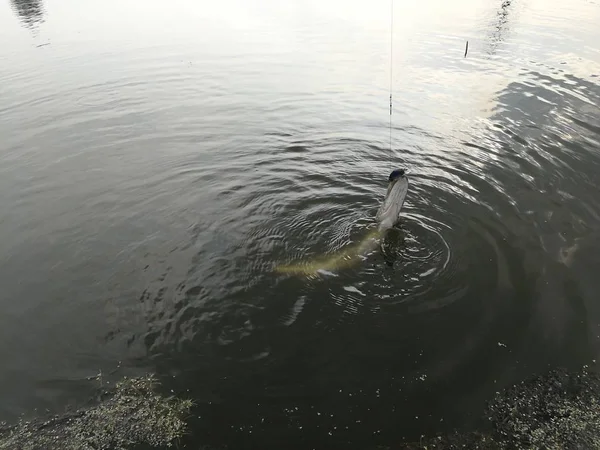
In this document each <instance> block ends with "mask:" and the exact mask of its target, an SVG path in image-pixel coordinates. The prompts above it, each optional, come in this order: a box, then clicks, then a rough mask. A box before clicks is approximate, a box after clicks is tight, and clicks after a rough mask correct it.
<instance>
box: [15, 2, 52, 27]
mask: <svg viewBox="0 0 600 450" xmlns="http://www.w3.org/2000/svg"><path fill="white" fill-rule="evenodd" d="M10 2H11V6H12V8H13V10H14V12H15V14H17V16H18V17H19V20H20V21H21V22H22V23H23V25H24V26H25V27H27V28H33V27H35V26H36V25H39V24H40V23H42V22H44V14H45V10H44V3H43V1H42V0H10Z"/></svg>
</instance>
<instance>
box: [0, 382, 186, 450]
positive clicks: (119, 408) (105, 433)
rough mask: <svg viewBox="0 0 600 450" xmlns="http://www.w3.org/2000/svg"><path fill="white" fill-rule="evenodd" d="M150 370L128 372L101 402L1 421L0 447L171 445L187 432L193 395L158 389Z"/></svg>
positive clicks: (82, 449) (71, 449) (93, 449)
mask: <svg viewBox="0 0 600 450" xmlns="http://www.w3.org/2000/svg"><path fill="white" fill-rule="evenodd" d="M157 388H158V382H157V380H156V378H154V376H152V375H148V376H145V377H139V378H125V379H123V380H122V381H120V382H119V383H118V384H117V385H116V387H115V389H114V390H112V391H110V392H108V393H107V394H106V397H105V398H104V399H103V400H102V401H101V402H99V403H98V404H96V405H94V406H91V407H89V408H84V409H80V410H78V411H75V412H73V413H69V414H64V415H60V416H54V417H52V418H50V419H46V420H43V419H37V418H36V419H33V420H30V421H20V422H19V423H17V424H16V425H12V426H6V425H4V426H0V449H1V450H17V449H18V450H41V449H44V450H46V449H47V450H52V449H60V450H88V449H89V450H108V449H111V450H127V449H131V448H133V447H135V446H138V445H142V444H144V445H147V446H152V447H170V446H172V445H173V444H174V443H176V442H177V440H178V439H179V438H181V437H183V435H184V434H185V432H186V424H185V419H186V418H187V415H188V414H189V411H190V409H191V407H192V402H191V401H190V400H181V399H177V398H174V397H164V396H162V395H160V394H158V393H157Z"/></svg>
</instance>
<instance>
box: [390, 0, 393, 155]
mask: <svg viewBox="0 0 600 450" xmlns="http://www.w3.org/2000/svg"><path fill="white" fill-rule="evenodd" d="M390 10H391V14H390V163H391V164H393V162H392V160H393V158H392V157H393V155H394V153H393V150H392V79H393V78H392V76H393V66H394V0H390Z"/></svg>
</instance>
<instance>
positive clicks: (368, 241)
mask: <svg viewBox="0 0 600 450" xmlns="http://www.w3.org/2000/svg"><path fill="white" fill-rule="evenodd" d="M407 194H408V177H407V176H406V174H405V171H404V170H403V169H396V170H394V171H392V173H390V176H389V178H388V187H387V191H386V194H385V197H384V199H383V203H382V204H381V206H380V207H379V210H378V211H377V215H376V216H375V220H376V221H377V228H376V229H374V230H372V231H371V232H369V233H368V234H367V235H366V236H365V237H364V238H363V239H362V240H361V241H360V242H358V243H357V244H355V245H352V246H349V247H347V248H344V249H342V250H340V251H339V252H336V253H334V254H331V255H327V256H323V257H320V258H315V259H314V260H312V261H306V262H299V263H294V264H288V265H282V266H278V267H276V268H275V270H276V272H279V273H287V274H297V275H316V274H324V273H326V274H332V275H333V274H335V271H336V270H339V269H342V268H345V267H348V266H352V265H354V264H355V263H356V262H358V261H359V260H363V259H364V258H365V257H366V255H367V254H369V253H370V252H372V251H373V250H375V249H376V248H377V246H378V245H379V243H380V242H381V241H382V239H384V238H385V235H386V234H387V232H388V231H389V230H391V229H392V228H393V227H394V226H395V225H396V224H397V223H398V221H399V220H400V211H401V210H402V206H403V205H404V200H405V198H406V195H407Z"/></svg>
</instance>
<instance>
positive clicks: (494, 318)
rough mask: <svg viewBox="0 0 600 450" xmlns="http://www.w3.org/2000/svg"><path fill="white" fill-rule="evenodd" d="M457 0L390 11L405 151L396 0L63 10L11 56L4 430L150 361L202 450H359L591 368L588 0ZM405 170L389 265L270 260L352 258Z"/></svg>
mask: <svg viewBox="0 0 600 450" xmlns="http://www.w3.org/2000/svg"><path fill="white" fill-rule="evenodd" d="M463 3H464V4H463ZM463 3H461V5H459V6H460V7H456V5H451V6H448V3H447V2H443V1H442V0H435V1H434V2H433V3H431V2H424V3H423V2H422V4H414V5H413V6H412V7H411V8H412V9H411V8H409V7H408V6H407V7H406V9H405V10H404V11H403V13H402V14H400V13H398V18H397V19H398V21H399V23H402V20H405V21H406V23H404V24H403V26H401V27H400V26H399V27H398V30H397V34H396V39H397V41H396V42H395V43H394V44H395V45H394V48H396V49H398V50H397V51H398V54H397V55H396V58H397V64H398V68H399V70H397V71H396V72H397V73H398V74H399V75H398V78H397V79H395V80H394V98H395V99H397V100H396V102H395V104H397V105H398V106H397V112H396V111H395V113H394V114H395V119H394V125H395V128H394V130H393V139H394V143H393V148H394V150H393V152H390V149H389V142H388V138H389V134H388V130H387V124H388V122H387V120H388V117H389V116H388V115H387V114H388V113H389V110H388V109H387V107H388V105H389V104H388V103H387V99H388V98H389V97H388V95H389V93H388V91H387V89H388V86H389V85H388V82H389V80H388V79H387V76H388V74H389V70H388V69H389V66H388V56H389V55H388V54H387V53H386V52H387V50H388V49H389V16H388V15H387V14H388V10H389V8H388V7H389V4H385V5H378V4H373V5H369V6H365V4H362V3H360V2H350V3H347V2H345V3H344V5H342V4H341V2H337V1H335V0H328V1H326V2H322V1H318V2H317V1H315V2H308V3H307V4H306V5H303V6H298V5H297V4H296V5H293V6H289V5H288V4H287V3H286V4H284V3H282V2H275V1H274V0H260V1H259V3H258V4H255V5H253V6H248V3H247V2H243V1H242V0H225V1H224V2H218V3H213V4H211V5H210V6H207V5H200V6H198V5H197V4H196V3H195V2H178V3H176V4H175V3H174V4H170V5H169V8H166V7H164V5H163V4H162V3H161V2H160V1H159V0H157V1H149V2H144V3H143V5H142V4H141V2H138V1H137V0H134V1H132V2H117V1H116V0H115V1H111V0H109V1H108V3H105V2H97V1H95V0H92V1H89V2H86V3H85V8H86V14H84V15H81V16H80V15H77V16H75V15H74V16H71V15H70V14H71V13H72V11H71V10H69V9H68V8H67V9H61V5H60V3H56V4H55V5H54V6H53V8H56V9H53V10H52V15H51V16H48V17H47V20H48V30H49V31H48V33H49V37H53V36H56V37H60V39H61V42H62V44H61V45H60V46H56V48H54V46H52V47H48V48H47V50H48V51H47V52H46V51H44V52H39V51H37V50H36V49H27V50H23V52H22V53H20V54H18V53H10V52H6V54H5V53H2V52H3V51H4V49H0V56H1V57H2V58H3V60H7V61H8V62H9V64H4V65H3V66H2V67H0V82H1V83H2V85H3V86H9V88H8V89H6V90H5V91H3V94H4V95H5V98H4V99H3V100H4V102H3V104H2V105H1V106H0V108H2V111H1V112H2V120H1V121H0V135H2V136H3V139H2V140H1V141H0V163H1V164H0V209H1V210H2V211H10V214H5V215H4V216H2V218H1V219H0V276H1V279H0V281H1V284H2V287H3V289H2V290H1V291H0V312H1V314H0V362H2V364H0V397H1V398H3V402H2V403H1V404H0V420H1V419H2V418H14V417H17V416H18V415H19V414H20V413H22V412H25V411H28V410H30V409H32V408H34V407H38V408H41V407H44V408H50V409H61V408H62V407H63V406H64V405H65V404H66V403H68V402H69V401H70V400H71V399H72V398H77V399H81V398H85V395H86V394H87V392H88V390H89V389H90V387H89V386H88V385H87V382H86V381H85V380H86V378H87V377H89V376H90V375H95V374H96V373H98V371H99V369H102V370H103V373H106V374H112V372H113V370H116V372H115V373H114V377H115V378H120V377H121V376H122V375H124V374H128V373H132V374H136V373H138V372H143V371H146V370H152V371H157V372H158V374H159V375H160V376H161V377H162V378H163V381H164V382H165V385H166V386H167V387H168V388H169V389H173V391H174V392H176V393H181V394H183V395H185V396H191V397H192V398H193V399H194V400H195V402H196V409H195V410H194V417H193V419H192V434H191V436H190V437H189V440H190V442H189V444H190V448H197V447H199V446H200V445H201V444H209V443H210V444H215V445H228V446H230V448H248V447H253V448H264V449H269V448H279V446H280V443H281V440H282V439H284V440H285V441H286V442H287V443H288V444H287V445H288V447H290V448H292V449H299V450H300V449H303V450H304V449H306V448H327V449H329V450H331V449H337V448H340V449H341V448H344V449H354V448H356V449H364V448H367V447H368V446H374V445H378V444H381V445H390V444H391V443H395V442H399V441H401V440H403V439H407V440H418V438H419V436H420V434H422V433H423V434H431V433H436V432H438V431H443V430H444V429H451V428H452V427H454V426H462V425H464V424H465V422H468V421H469V418H470V415H469V414H470V412H472V411H480V409H481V407H480V403H481V402H482V401H484V400H485V399H487V398H489V397H490V396H491V395H492V394H493V393H494V392H495V391H496V390H499V389H500V388H501V387H502V386H503V385H505V384H511V383H513V382H515V381H518V380H519V379H520V378H521V377H523V376H525V375H528V374H531V373H535V372H538V371H540V370H544V371H545V370H546V369H547V367H548V366H549V365H550V366H557V365H567V366H569V365H571V366H577V365H580V364H583V363H589V362H590V360H592V359H597V358H598V356H600V353H599V352H600V338H599V337H598V336H599V335H600V333H598V332H597V331H596V328H597V327H596V326H595V324H597V323H598V321H599V320H600V315H599V314H600V310H599V309H598V307H597V306H596V302H595V292H597V291H598V289H600V285H599V284H598V282H597V280H596V278H597V277H596V276H595V273H597V266H598V260H597V254H598V252H599V251H600V248H599V247H598V239H597V233H598V231H597V230H598V229H600V184H599V181H598V176H597V174H598V173H600V156H599V153H598V149H599V148H600V125H599V124H600V113H599V111H598V107H597V105H598V104H599V103H600V87H599V86H598V78H596V77H594V76H593V73H592V72H591V71H590V68H592V69H594V70H595V69H597V67H598V63H599V62H600V57H599V55H598V53H597V52H595V51H594V49H592V48H589V46H587V47H586V46H582V45H579V43H580V42H588V43H589V42H596V41H595V37H596V35H597V33H598V31H597V29H596V27H595V24H596V22H595V21H594V20H592V19H586V17H592V18H593V17H594V15H593V14H594V11H595V10H593V9H590V8H592V6H591V5H590V4H589V3H587V2H580V3H577V4H576V7H572V6H569V8H570V11H571V13H572V14H573V15H574V16H576V17H577V18H578V26H577V27H574V26H573V25H572V24H564V23H563V22H562V21H557V20H556V17H562V16H563V5H562V3H559V2H554V3H553V2H549V3H544V7H543V9H541V10H540V9H539V8H538V9H536V7H538V6H539V5H538V6H536V4H533V3H527V5H526V6H527V8H525V7H522V6H523V5H525V3H526V2H524V1H522V2H521V1H519V2H518V3H517V2H516V1H513V2H512V3H510V2H504V3H503V4H502V5H501V6H500V11H499V14H498V4H497V3H496V4H494V5H490V4H489V3H488V2H486V1H483V0H481V1H480V0H463ZM142 6H143V7H142ZM342 6H344V7H342ZM517 8H519V9H517ZM15 9H16V7H15ZM141 10H143V11H144V14H140V11H141ZM55 11H56V12H55ZM397 11H402V9H399V10H398V9H397ZM436 13H437V14H436ZM442 13H443V14H442ZM490 15H493V16H494V18H495V19H494V20H493V21H491V22H490V21H489V17H490ZM400 16H402V17H400ZM496 16H497V17H496ZM38 17H41V16H38ZM406 17H409V18H410V20H409V19H406ZM134 19H135V20H134ZM517 19H518V26H516V25H517ZM0 20H3V19H2V16H0ZM13 20H14V19H13ZM586 20H587V21H586ZM479 21H481V22H483V23H485V29H484V30H480V31H479V32H478V33H479V35H480V36H476V37H474V38H473V40H472V41H473V42H474V43H475V45H474V48H472V49H470V52H469V57H468V58H463V57H462V44H461V45H459V46H458V47H460V48H461V51H459V52H458V53H456V54H455V53H452V52H449V51H448V48H456V43H457V42H462V37H463V36H465V35H466V34H469V33H471V34H472V33H474V32H473V27H476V25H475V24H476V23H480V22H479ZM132 23H135V32H133V31H132V30H133V29H132V27H131V24H132ZM107 25H110V26H108V28H107ZM565 26H569V27H571V29H570V30H569V32H570V34H569V36H571V37H572V40H569V39H564V38H563V37H564V35H566V33H565V30H564V27H565ZM15 28H18V27H15ZM107 29H110V30H111V33H109V34H107V33H106V30H107ZM509 29H510V33H509V32H508V30H509ZM82 30H85V31H83V32H82ZM417 32H418V33H417ZM7 33H8V32H7ZM53 33H54V34H53ZM415 33H417V34H418V38H414V36H415ZM557 33H563V34H561V35H560V39H559V40H560V42H558V44H559V45H558V44H557V45H554V44H556V43H557V39H558V38H556V34H557ZM23 34H27V33H23ZM11 36H13V37H14V39H15V45H16V46H18V45H21V47H19V48H25V47H26V46H27V44H28V42H29V41H26V40H25V39H31V38H30V36H27V38H23V37H22V36H21V35H19V34H17V33H16V32H15V33H14V35H11ZM541 37H543V39H542V38H541ZM19 39H21V41H19ZM411 39H412V40H411ZM482 41H483V42H486V43H489V45H490V46H491V47H490V48H491V49H492V50H491V53H494V52H495V53H494V57H493V58H492V57H485V55H484V57H482V56H481V52H478V51H477V42H482ZM406 42H410V45H406ZM547 42H550V44H546V43H547ZM500 43H502V47H503V51H498V47H497V46H498V45H500ZM590 45H591V44H590ZM557 61H559V62H557ZM563 61H565V62H568V64H561V63H560V62H563ZM482 99H483V102H485V104H482ZM395 167H408V168H410V170H409V174H410V179H411V186H410V189H409V191H408V195H407V196H406V201H405V204H404V208H403V212H402V220H401V221H400V223H399V225H398V229H397V230H394V231H395V233H394V234H392V235H391V236H390V240H389V241H387V242H386V243H385V245H384V254H382V252H380V251H374V252H371V253H369V254H368V255H367V256H366V257H365V258H364V259H361V260H360V261H359V262H358V263H357V264H353V265H349V266H348V267H344V268H343V270H342V269H341V268H340V270H338V271H335V274H331V275H330V276H325V277H322V278H319V279H318V280H316V279H313V278H310V277H309V278H307V279H305V278H302V277H295V276H289V275H287V274H285V273H283V274H282V273H278V272H277V271H276V270H275V268H276V267H277V266H278V265H279V264H282V263H283V264H285V263H288V262H292V261H306V260H312V259H313V258H315V257H317V256H319V255H338V254H340V252H342V253H343V252H344V250H345V249H352V248H354V246H356V245H358V246H360V243H361V242H362V240H363V239H364V238H365V236H368V235H369V230H371V229H372V227H373V226H374V224H375V215H376V212H377V210H378V207H379V204H380V201H381V199H382V198H383V197H384V195H385V190H386V186H387V177H388V175H389V173H390V170H391V168H395ZM595 255H596V256H595ZM392 262H393V263H392ZM120 362H121V363H120ZM115 368H117V369H115ZM110 378H111V375H107V380H108V381H110ZM82 380H83V381H82Z"/></svg>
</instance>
